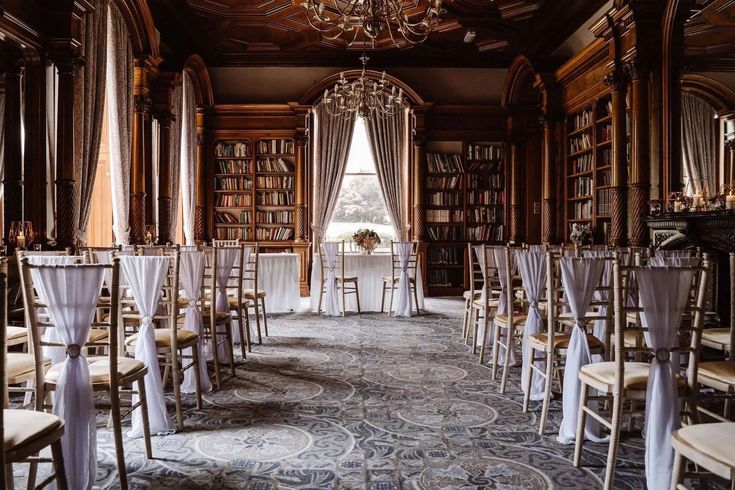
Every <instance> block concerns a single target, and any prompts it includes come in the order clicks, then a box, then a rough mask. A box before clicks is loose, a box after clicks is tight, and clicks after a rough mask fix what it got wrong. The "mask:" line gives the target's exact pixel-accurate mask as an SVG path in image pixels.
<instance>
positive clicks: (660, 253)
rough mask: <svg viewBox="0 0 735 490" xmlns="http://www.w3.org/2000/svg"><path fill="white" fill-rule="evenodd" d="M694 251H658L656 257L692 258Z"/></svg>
mask: <svg viewBox="0 0 735 490" xmlns="http://www.w3.org/2000/svg"><path fill="white" fill-rule="evenodd" d="M692 255H694V251H693V250H656V255H655V256H656V257H668V258H671V257H680V258H682V257H692Z"/></svg>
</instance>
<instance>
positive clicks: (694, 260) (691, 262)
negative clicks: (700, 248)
mask: <svg viewBox="0 0 735 490" xmlns="http://www.w3.org/2000/svg"><path fill="white" fill-rule="evenodd" d="M701 263H702V259H701V258H700V257H675V256H661V255H657V256H655V257H651V260H650V262H649V264H650V265H651V267H699V265H700V264H701Z"/></svg>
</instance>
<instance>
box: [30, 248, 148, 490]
mask: <svg viewBox="0 0 735 490" xmlns="http://www.w3.org/2000/svg"><path fill="white" fill-rule="evenodd" d="M20 267H21V287H22V290H23V302H24V307H25V313H26V318H28V319H29V322H30V326H31V338H32V341H33V354H34V356H35V359H36V371H35V372H36V390H37V393H36V409H37V410H39V411H41V410H44V409H47V408H52V406H53V405H47V404H46V403H45V401H46V400H47V398H49V397H48V395H49V394H50V393H51V392H54V391H56V389H57V381H58V380H59V378H60V377H61V375H62V370H63V367H64V363H58V364H54V365H53V366H51V368H50V369H48V371H45V372H44V369H43V367H42V366H43V360H42V358H43V356H42V348H43V346H45V345H48V346H54V347H66V346H65V345H64V344H63V343H60V342H53V343H52V342H47V341H46V340H44V339H43V337H42V331H43V330H44V329H48V328H55V324H53V323H52V322H51V321H42V320H41V317H40V316H39V314H38V312H39V309H40V308H45V307H46V306H47V305H44V304H43V303H40V302H39V298H38V295H37V288H38V286H37V285H36V284H35V283H34V279H33V276H34V274H33V269H39V268H48V267H94V268H102V269H105V271H108V270H109V272H110V273H111V274H110V284H108V287H109V289H110V298H109V300H106V301H100V299H101V296H100V294H101V293H98V297H97V305H96V308H97V314H96V315H95V319H94V320H93V324H92V327H94V328H99V329H105V330H107V332H108V335H107V336H106V338H105V339H104V340H100V341H95V342H92V341H89V342H88V343H87V344H86V346H87V347H98V346H103V347H105V350H106V351H107V355H105V356H90V357H87V359H86V360H87V364H88V366H89V376H90V381H91V384H92V390H93V392H95V393H106V394H107V395H108V397H109V403H102V402H101V400H99V399H98V400H96V401H95V406H96V407H101V408H106V409H107V408H108V409H109V410H110V421H111V422H112V427H113V438H114V441H115V456H116V462H117V469H118V477H119V479H120V487H121V488H123V489H126V488H127V485H128V482H127V473H126V469H125V454H124V447H123V438H122V421H123V419H125V418H126V417H127V416H129V415H131V414H132V413H133V411H134V410H136V409H140V410H141V417H142V419H143V432H144V434H143V436H144V444H145V452H146V456H147V457H148V458H149V459H150V458H152V457H153V450H152V445H151V438H150V431H149V430H148V405H147V399H146V390H145V383H143V379H144V377H145V375H146V374H147V373H148V367H147V366H146V365H145V364H144V363H142V362H140V361H138V360H136V359H131V358H128V357H124V356H119V355H118V354H119V352H120V351H121V349H122V346H120V345H118V339H119V336H118V328H119V327H120V325H119V319H120V315H119V309H120V307H121V303H120V301H119V298H120V266H119V262H118V259H116V258H115V259H113V260H112V263H111V264H83V265H78V264H75V265H71V266H45V265H33V264H31V263H30V262H29V259H28V258H27V257H24V258H23V259H22V260H21V264H20ZM100 311H104V313H103V314H100ZM49 320H50V318H49ZM73 347H74V346H69V347H66V348H67V355H68V356H70V357H74V356H78V349H77V351H76V352H75V351H74V350H73V349H72V348H73ZM133 383H135V388H134V389H126V388H124V387H125V386H129V385H132V384H133ZM121 394H137V395H138V398H139V400H138V401H137V403H132V404H131V405H130V406H129V407H125V408H126V410H125V411H124V412H123V411H122V408H123V407H122V404H121V399H120V398H121Z"/></svg>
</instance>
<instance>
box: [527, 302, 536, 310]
mask: <svg viewBox="0 0 735 490" xmlns="http://www.w3.org/2000/svg"><path fill="white" fill-rule="evenodd" d="M528 307H529V308H530V309H532V310H535V311H538V301H530V302H529V303H528Z"/></svg>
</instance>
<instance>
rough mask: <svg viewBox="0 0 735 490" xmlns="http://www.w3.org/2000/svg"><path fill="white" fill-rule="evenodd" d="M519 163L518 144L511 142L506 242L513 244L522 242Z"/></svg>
mask: <svg viewBox="0 0 735 490" xmlns="http://www.w3.org/2000/svg"><path fill="white" fill-rule="evenodd" d="M519 166H520V161H519V156H518V143H517V142H515V141H511V143H510V186H509V187H510V204H509V206H508V208H509V209H508V216H509V220H508V221H509V225H510V227H509V228H510V230H509V233H508V240H510V241H511V242H513V243H520V242H522V241H523V236H522V233H523V226H522V222H523V215H522V208H521V204H520V199H521V195H520V194H521V179H520V173H521V172H520V168H519Z"/></svg>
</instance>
